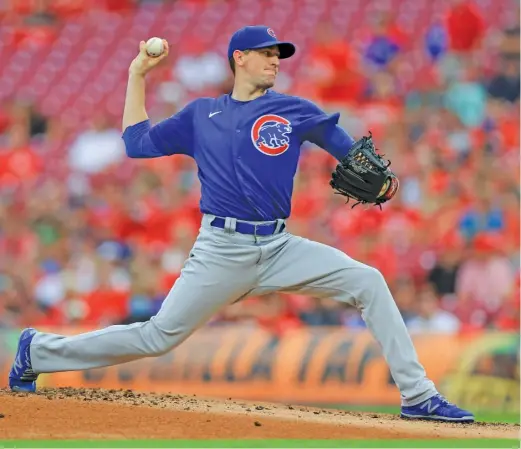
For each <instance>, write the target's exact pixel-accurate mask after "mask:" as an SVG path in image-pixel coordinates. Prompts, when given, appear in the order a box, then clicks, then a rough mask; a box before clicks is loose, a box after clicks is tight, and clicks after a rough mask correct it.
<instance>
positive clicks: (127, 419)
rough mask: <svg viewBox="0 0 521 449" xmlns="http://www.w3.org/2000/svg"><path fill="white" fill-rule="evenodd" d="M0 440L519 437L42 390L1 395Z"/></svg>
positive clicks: (504, 430)
mask: <svg viewBox="0 0 521 449" xmlns="http://www.w3.org/2000/svg"><path fill="white" fill-rule="evenodd" d="M2 416H3V417H2ZM0 435H1V436H2V438H3V439H97V438H99V439H149V438H161V439H174V438H175V439H192V438H193V439H206V438H219V439H232V438H233V439H252V438H263V439H265V438H296V439H351V438H371V439H383V438H388V439H391V438H396V439H398V438H415V439H420V438H422V439H423V438H517V437H518V435H519V426H518V425H508V424H483V423H477V424H466V425H465V424H443V423H442V424H439V423H430V422H411V421H404V420H401V419H400V418H398V417H396V416H393V415H383V414H375V413H353V412H344V411H337V410H325V409H316V408H310V407H302V406H297V405H295V406H292V405H282V404H266V403H253V402H246V401H233V400H227V401H222V400H216V399H202V398H197V397H190V396H178V395H169V394H166V395H165V394H163V395H154V394H149V393H137V392H132V391H130V390H126V391H125V390H97V389H73V388H61V389H51V388H44V389H42V390H40V391H39V392H38V393H36V394H24V393H11V392H9V391H7V390H5V389H0Z"/></svg>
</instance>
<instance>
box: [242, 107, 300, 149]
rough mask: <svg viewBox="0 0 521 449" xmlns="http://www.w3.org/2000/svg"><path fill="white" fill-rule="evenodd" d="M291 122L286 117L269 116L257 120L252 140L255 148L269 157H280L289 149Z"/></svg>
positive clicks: (252, 132) (252, 130)
mask: <svg viewBox="0 0 521 449" xmlns="http://www.w3.org/2000/svg"><path fill="white" fill-rule="evenodd" d="M290 133H291V122H290V121H289V120H287V119H285V118H284V117H281V116H279V115H275V114H268V115H263V116H262V117H259V118H258V119H257V120H255V123H254V124H253V126H252V128H251V140H252V142H253V145H255V148H257V150H259V151H260V152H261V153H264V154H266V155H267V156H280V155H281V154H282V153H285V152H286V150H287V149H288V148H289V139H290V138H289V134H290Z"/></svg>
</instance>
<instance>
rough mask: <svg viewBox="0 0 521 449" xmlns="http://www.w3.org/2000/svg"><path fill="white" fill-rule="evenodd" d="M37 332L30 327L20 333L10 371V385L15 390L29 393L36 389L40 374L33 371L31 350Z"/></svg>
mask: <svg viewBox="0 0 521 449" xmlns="http://www.w3.org/2000/svg"><path fill="white" fill-rule="evenodd" d="M35 334H36V330H35V329H33V328H30V327H29V328H27V329H24V330H23V331H22V333H21V334H20V339H19V340H18V349H17V350H16V357H15V359H14V362H13V366H12V367H11V371H10V372H9V387H10V388H11V390H13V391H19V392H29V393H32V392H35V391H36V379H37V377H38V374H36V373H35V372H34V371H33V367H32V365H31V352H30V351H29V348H30V346H31V342H32V341H33V337H34V335H35Z"/></svg>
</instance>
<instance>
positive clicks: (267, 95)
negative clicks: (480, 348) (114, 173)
mask: <svg viewBox="0 0 521 449" xmlns="http://www.w3.org/2000/svg"><path fill="white" fill-rule="evenodd" d="M163 44H164V51H163V53H162V54H160V55H159V56H156V57H152V56H150V55H148V54H147V52H146V45H145V42H141V43H140V51H139V54H138V55H137V57H136V58H135V59H134V60H133V61H132V63H131V64H130V68H129V73H128V86H127V92H126V100H125V108H124V112H123V136H122V137H123V140H124V142H125V145H126V151H127V155H128V156H129V157H131V158H156V157H168V156H172V155H175V154H185V155H188V156H190V157H192V158H193V159H194V160H195V162H196V163H197V166H198V174H199V179H200V182H201V186H202V187H201V201H200V209H201V212H202V214H203V219H202V223H201V228H200V232H199V234H198V237H197V239H196V241H195V243H194V246H193V248H192V250H191V252H190V255H189V257H188V259H187V260H186V262H185V264H184V267H183V269H182V272H181V276H180V278H179V279H178V280H177V281H176V282H175V284H174V285H173V287H172V289H171V290H170V292H169V293H168V295H167V297H166V298H165V300H164V302H163V305H162V307H161V310H160V311H159V312H158V313H157V315H156V316H154V317H152V318H151V319H150V320H149V321H147V322H143V323H134V324H131V325H125V326H121V325H117V326H110V327H108V328H106V329H102V330H98V331H95V332H88V333H84V334H80V335H76V336H71V337H66V336H63V335H56V334H51V333H44V332H38V331H36V330H35V329H32V328H29V329H25V330H24V331H23V332H22V333H21V336H20V340H19V345H18V350H17V354H16V357H15V361H14V363H13V366H12V369H11V371H10V374H9V385H10V387H11V389H12V390H14V391H35V388H36V379H37V376H38V375H39V374H40V373H51V372H58V371H71V370H86V369H92V368H99V367H104V366H110V365H115V364H119V363H125V362H130V361H132V360H136V359H140V358H143V357H153V356H160V355H162V354H165V353H166V352H168V351H170V350H172V349H173V348H175V347H176V346H178V345H179V344H181V343H182V342H183V341H184V340H185V339H186V338H188V337H189V336H190V335H191V334H192V333H193V332H194V330H196V329H197V328H199V327H201V326H202V325H204V324H205V323H206V322H207V321H208V320H209V319H210V318H211V317H212V315H214V314H215V313H216V312H217V311H218V310H220V309H221V308H223V307H225V306H226V305H228V304H231V303H234V302H236V301H238V300H240V299H242V298H245V297H246V296H248V295H262V294H267V293H270V292H274V291H281V292H298V293H301V294H304V295H310V296H313V297H319V298H332V299H335V300H337V301H342V302H344V303H346V304H349V305H352V306H354V307H356V308H358V309H359V310H360V312H361V314H362V317H363V319H364V320H365V322H366V324H367V327H368V329H369V330H370V332H371V333H372V335H373V336H374V338H375V339H376V340H377V341H378V343H379V344H380V346H381V348H382V351H383V355H384V357H385V360H386V361H387V363H388V365H389V367H390V370H391V373H392V376H393V378H394V380H395V382H396V385H397V387H398V388H399V390H400V393H401V401H402V404H401V405H402V414H401V416H402V417H403V418H414V419H431V420H439V421H455V422H470V421H473V420H474V416H473V415H472V413H470V412H468V411H466V410H462V409H460V408H458V407H457V406H456V405H454V404H451V403H450V402H448V401H447V400H446V399H445V398H444V397H443V396H441V395H440V394H439V393H438V391H437V390H436V387H435V386H434V384H433V382H432V381H431V380H429V379H428V378H427V377H426V373H425V370H424V368H423V366H422V365H421V364H420V363H419V361H418V358H417V355H416V352H415V349H414V346H413V343H412V341H411V338H410V336H409V333H408V331H407V328H406V327H405V324H404V322H403V320H402V317H401V315H400V312H399V311H398V308H397V306H396V304H395V302H394V299H393V297H392V296H391V293H390V291H389V289H388V287H387V284H386V281H385V280H384V278H383V277H382V275H381V273H380V272H379V271H378V270H376V269H375V268H372V267H370V266H368V265H365V264H363V263H360V262H358V261H356V260H353V259H352V258H350V257H349V256H348V255H346V254H344V253H343V252H341V251H339V250H337V249H335V248H332V247H330V246H327V245H323V244H320V243H317V242H314V241H311V240H308V239H305V238H302V237H299V236H296V235H293V234H292V233H291V232H290V231H289V230H288V229H287V228H286V219H287V218H288V217H289V216H290V204H291V195H292V189H293V178H294V176H295V172H296V170H297V164H298V160H299V154H300V147H301V145H302V143H303V142H306V141H308V142H312V143H313V144H316V145H317V146H319V147H321V148H323V149H324V150H325V151H327V152H329V153H330V154H331V155H332V156H334V157H335V158H336V160H338V165H337V167H336V168H335V170H334V173H333V174H332V178H331V182H330V184H331V187H332V189H333V190H334V191H335V192H336V193H339V194H341V195H344V196H346V198H347V200H349V199H351V200H352V201H355V202H356V203H365V204H374V205H381V204H382V203H384V202H386V201H389V200H391V199H392V197H393V196H394V194H395V193H396V191H397V189H398V180H397V178H396V176H395V175H394V174H393V172H392V171H391V170H390V168H389V161H386V160H384V159H383V158H382V157H381V156H380V155H379V154H378V153H377V152H376V150H375V147H374V144H373V141H372V136H371V135H369V136H365V137H362V138H361V139H359V140H357V141H355V140H354V139H353V138H352V137H351V136H350V135H349V134H347V133H346V132H345V131H344V130H343V129H342V128H341V127H340V126H339V125H338V119H339V114H338V113H337V114H332V115H328V114H326V113H325V112H324V111H322V110H321V109H320V108H319V107H317V106H316V105H315V104H314V103H312V102H311V101H308V100H305V99H303V98H299V97H294V96H290V95H284V94H280V93H277V92H275V91H274V90H272V89H271V88H272V87H273V86H274V83H275V79H276V77H277V74H278V71H279V65H280V61H281V60H283V59H286V58H289V57H291V56H292V55H293V54H294V53H295V50H296V49H295V46H294V45H293V44H292V43H290V42H282V41H280V40H278V38H277V37H276V35H275V32H274V31H273V30H272V29H271V28H269V27H267V26H248V27H245V28H242V29H240V30H238V31H237V32H236V33H235V34H234V35H233V36H232V37H231V40H230V42H229V48H228V58H229V60H230V66H231V69H232V71H233V73H234V76H235V82H234V87H233V91H232V92H231V93H229V94H226V95H222V96H220V97H219V98H199V99H196V100H195V101H192V102H191V103H189V104H188V105H186V106H185V107H184V108H183V109H182V110H181V111H179V112H178V113H176V114H175V115H173V116H171V117H169V118H167V119H165V120H163V121H161V122H160V123H158V124H156V125H154V126H151V124H150V121H149V118H148V116H147V113H146V109H145V76H146V74H147V73H148V72H149V71H150V70H152V69H153V68H154V67H156V66H157V64H158V63H159V62H161V61H162V60H163V59H164V58H166V57H167V55H168V43H167V42H166V41H163Z"/></svg>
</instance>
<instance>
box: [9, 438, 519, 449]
mask: <svg viewBox="0 0 521 449" xmlns="http://www.w3.org/2000/svg"><path fill="white" fill-rule="evenodd" d="M2 447H3V448H64V447H71V448H109V447H110V448H126V447H128V448H170V447H172V448H173V447H177V448H183V447H184V448H204V447H208V448H210V447H211V448H214V447H215V448H227V447H229V448H300V447H302V448H306V447H307V448H330V447H337V448H342V447H346V448H358V447H359V448H368V447H373V448H378V447H379V448H396V447H399V448H473V447H475V448H519V441H516V440H507V439H503V440H485V439H479V440H477V439H476V440H127V441H99V440H98V441H96V440H93V441H76V440H69V441H67V440H61V441H50V440H46V441H31V440H23V441H0V448H2Z"/></svg>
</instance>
